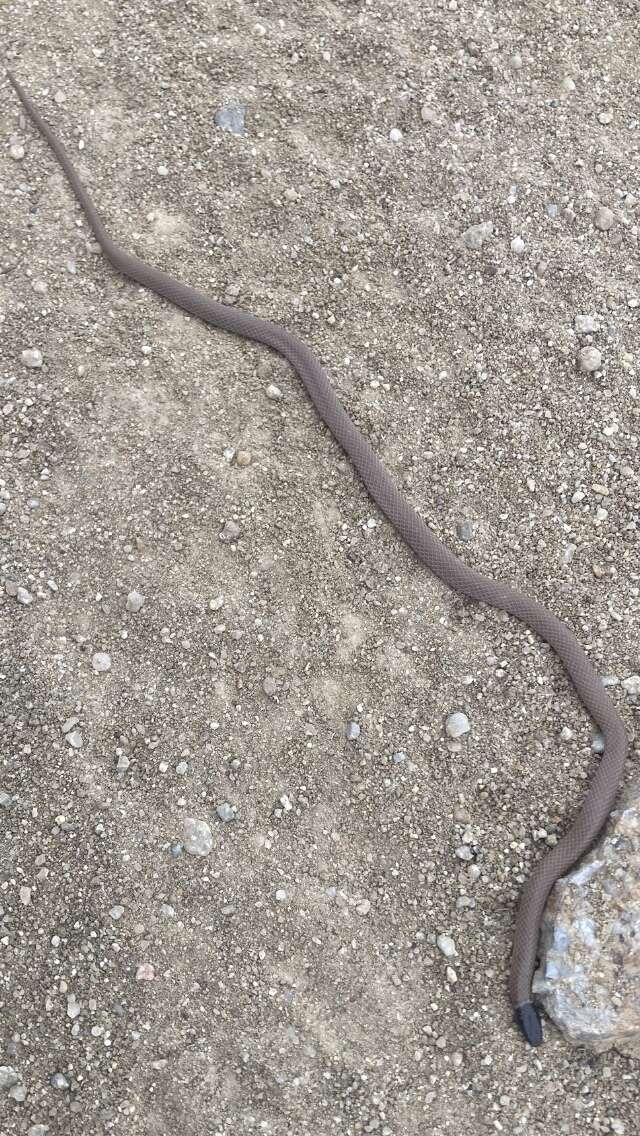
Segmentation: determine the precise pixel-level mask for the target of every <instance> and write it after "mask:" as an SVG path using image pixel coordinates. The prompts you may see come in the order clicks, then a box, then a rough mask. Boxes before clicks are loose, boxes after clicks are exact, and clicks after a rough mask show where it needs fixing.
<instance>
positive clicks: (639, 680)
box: [621, 674, 640, 698]
mask: <svg viewBox="0 0 640 1136" xmlns="http://www.w3.org/2000/svg"><path fill="white" fill-rule="evenodd" d="M621 686H622V687H623V688H624V690H626V692H627V694H628V695H629V696H630V697H631V698H637V697H638V695H639V694H640V675H637V674H632V675H629V677H628V678H623V680H622V683H621Z"/></svg>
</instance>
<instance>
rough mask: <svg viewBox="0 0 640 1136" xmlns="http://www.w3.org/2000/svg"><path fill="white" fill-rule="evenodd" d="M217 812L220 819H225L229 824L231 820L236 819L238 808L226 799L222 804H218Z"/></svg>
mask: <svg viewBox="0 0 640 1136" xmlns="http://www.w3.org/2000/svg"><path fill="white" fill-rule="evenodd" d="M216 812H217V814H218V816H219V818H220V820H222V821H224V822H225V824H227V823H228V822H229V821H230V820H235V819H236V810H235V809H234V807H233V805H230V804H229V802H228V801H224V802H223V803H222V804H221V805H218V807H217V808H216Z"/></svg>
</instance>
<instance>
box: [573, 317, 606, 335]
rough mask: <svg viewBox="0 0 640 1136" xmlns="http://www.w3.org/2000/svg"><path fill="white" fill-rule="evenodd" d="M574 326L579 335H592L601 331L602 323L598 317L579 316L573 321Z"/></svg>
mask: <svg viewBox="0 0 640 1136" xmlns="http://www.w3.org/2000/svg"><path fill="white" fill-rule="evenodd" d="M573 326H574V329H575V331H576V333H577V334H578V335H591V334H592V333H593V332H595V331H599V330H600V321H599V320H598V317H597V316H583V315H577V316H576V317H575V319H574V321H573Z"/></svg>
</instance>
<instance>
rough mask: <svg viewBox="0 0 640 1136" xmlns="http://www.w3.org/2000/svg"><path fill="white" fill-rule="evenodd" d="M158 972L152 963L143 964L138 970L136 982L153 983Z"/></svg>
mask: <svg viewBox="0 0 640 1136" xmlns="http://www.w3.org/2000/svg"><path fill="white" fill-rule="evenodd" d="M155 976H156V972H155V970H154V968H153V966H152V965H151V963H150V962H141V963H140V966H139V967H138V969H137V970H136V982H153V980H154V978H155Z"/></svg>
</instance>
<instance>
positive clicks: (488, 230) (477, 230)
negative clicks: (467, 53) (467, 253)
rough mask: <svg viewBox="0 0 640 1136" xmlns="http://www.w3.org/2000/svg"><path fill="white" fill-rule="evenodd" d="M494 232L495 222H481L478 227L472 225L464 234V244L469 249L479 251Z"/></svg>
mask: <svg viewBox="0 0 640 1136" xmlns="http://www.w3.org/2000/svg"><path fill="white" fill-rule="evenodd" d="M492 232H493V221H481V222H480V224H478V225H470V226H469V228H468V229H465V231H464V233H463V234H462V242H463V244H464V245H466V247H467V248H468V249H474V250H476V251H477V250H478V249H481V248H482V245H483V244H484V242H485V241H486V239H487V237H490V236H491V234H492Z"/></svg>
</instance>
